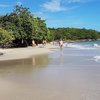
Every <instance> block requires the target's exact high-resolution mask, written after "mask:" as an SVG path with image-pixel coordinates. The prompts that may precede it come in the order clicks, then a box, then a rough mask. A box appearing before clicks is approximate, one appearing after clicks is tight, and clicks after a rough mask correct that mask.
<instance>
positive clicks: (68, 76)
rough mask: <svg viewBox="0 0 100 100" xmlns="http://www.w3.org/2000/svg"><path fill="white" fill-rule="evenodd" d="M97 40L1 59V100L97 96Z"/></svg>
mask: <svg viewBox="0 0 100 100" xmlns="http://www.w3.org/2000/svg"><path fill="white" fill-rule="evenodd" d="M99 45H100V41H92V42H73V43H65V44H64V47H63V49H62V50H61V49H60V48H58V49H57V50H56V51H55V50H54V51H52V52H51V53H50V54H49V55H40V56H33V57H31V58H29V59H20V60H12V61H3V62H0V100H100V46H99Z"/></svg>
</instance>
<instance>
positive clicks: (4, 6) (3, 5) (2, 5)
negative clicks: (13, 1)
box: [0, 4, 10, 8]
mask: <svg viewBox="0 0 100 100" xmlns="http://www.w3.org/2000/svg"><path fill="white" fill-rule="evenodd" d="M0 7H2V8H6V7H10V5H6V4H0Z"/></svg>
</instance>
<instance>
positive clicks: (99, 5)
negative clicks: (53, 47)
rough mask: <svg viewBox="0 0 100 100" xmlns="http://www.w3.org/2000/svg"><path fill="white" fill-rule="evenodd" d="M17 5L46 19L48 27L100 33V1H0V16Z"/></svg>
mask: <svg viewBox="0 0 100 100" xmlns="http://www.w3.org/2000/svg"><path fill="white" fill-rule="evenodd" d="M16 4H19V5H20V4H21V5H23V6H24V7H28V8H29V9H30V11H31V13H33V14H34V15H35V16H39V17H41V18H42V19H45V20H46V23H47V25H48V27H55V28H57V27H71V28H72V27H74V28H87V29H95V30H97V31H100V0H0V15H4V14H6V13H9V12H11V11H12V10H13V8H14V6H15V5H16Z"/></svg>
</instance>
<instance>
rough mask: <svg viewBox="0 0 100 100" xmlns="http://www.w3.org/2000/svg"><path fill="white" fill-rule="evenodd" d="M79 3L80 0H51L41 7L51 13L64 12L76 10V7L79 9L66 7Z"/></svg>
mask: <svg viewBox="0 0 100 100" xmlns="http://www.w3.org/2000/svg"><path fill="white" fill-rule="evenodd" d="M80 1H81V0H51V1H48V2H45V3H44V4H43V5H42V7H43V8H44V10H46V11H51V12H59V11H66V10H72V9H76V8H77V7H79V6H68V5H66V4H68V3H75V2H80ZM65 5H66V6H65Z"/></svg>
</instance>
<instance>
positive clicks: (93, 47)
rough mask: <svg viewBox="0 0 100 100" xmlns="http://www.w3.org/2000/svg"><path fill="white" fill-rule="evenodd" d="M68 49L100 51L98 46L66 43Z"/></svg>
mask: <svg viewBox="0 0 100 100" xmlns="http://www.w3.org/2000/svg"><path fill="white" fill-rule="evenodd" d="M65 45H66V47H70V48H76V49H100V45H98V44H76V43H66V44H65Z"/></svg>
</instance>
